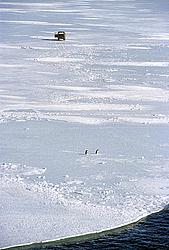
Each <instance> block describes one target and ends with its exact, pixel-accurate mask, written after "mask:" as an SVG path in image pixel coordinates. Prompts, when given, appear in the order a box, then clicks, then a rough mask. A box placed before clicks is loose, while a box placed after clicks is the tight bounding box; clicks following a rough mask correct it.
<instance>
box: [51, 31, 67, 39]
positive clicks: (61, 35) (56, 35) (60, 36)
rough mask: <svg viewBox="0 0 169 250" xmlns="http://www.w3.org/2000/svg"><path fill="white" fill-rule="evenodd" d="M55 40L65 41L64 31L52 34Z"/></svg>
mask: <svg viewBox="0 0 169 250" xmlns="http://www.w3.org/2000/svg"><path fill="white" fill-rule="evenodd" d="M54 37H55V38H58V41H60V40H65V39H66V34H65V32H64V31H58V33H55V34H54Z"/></svg>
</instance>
